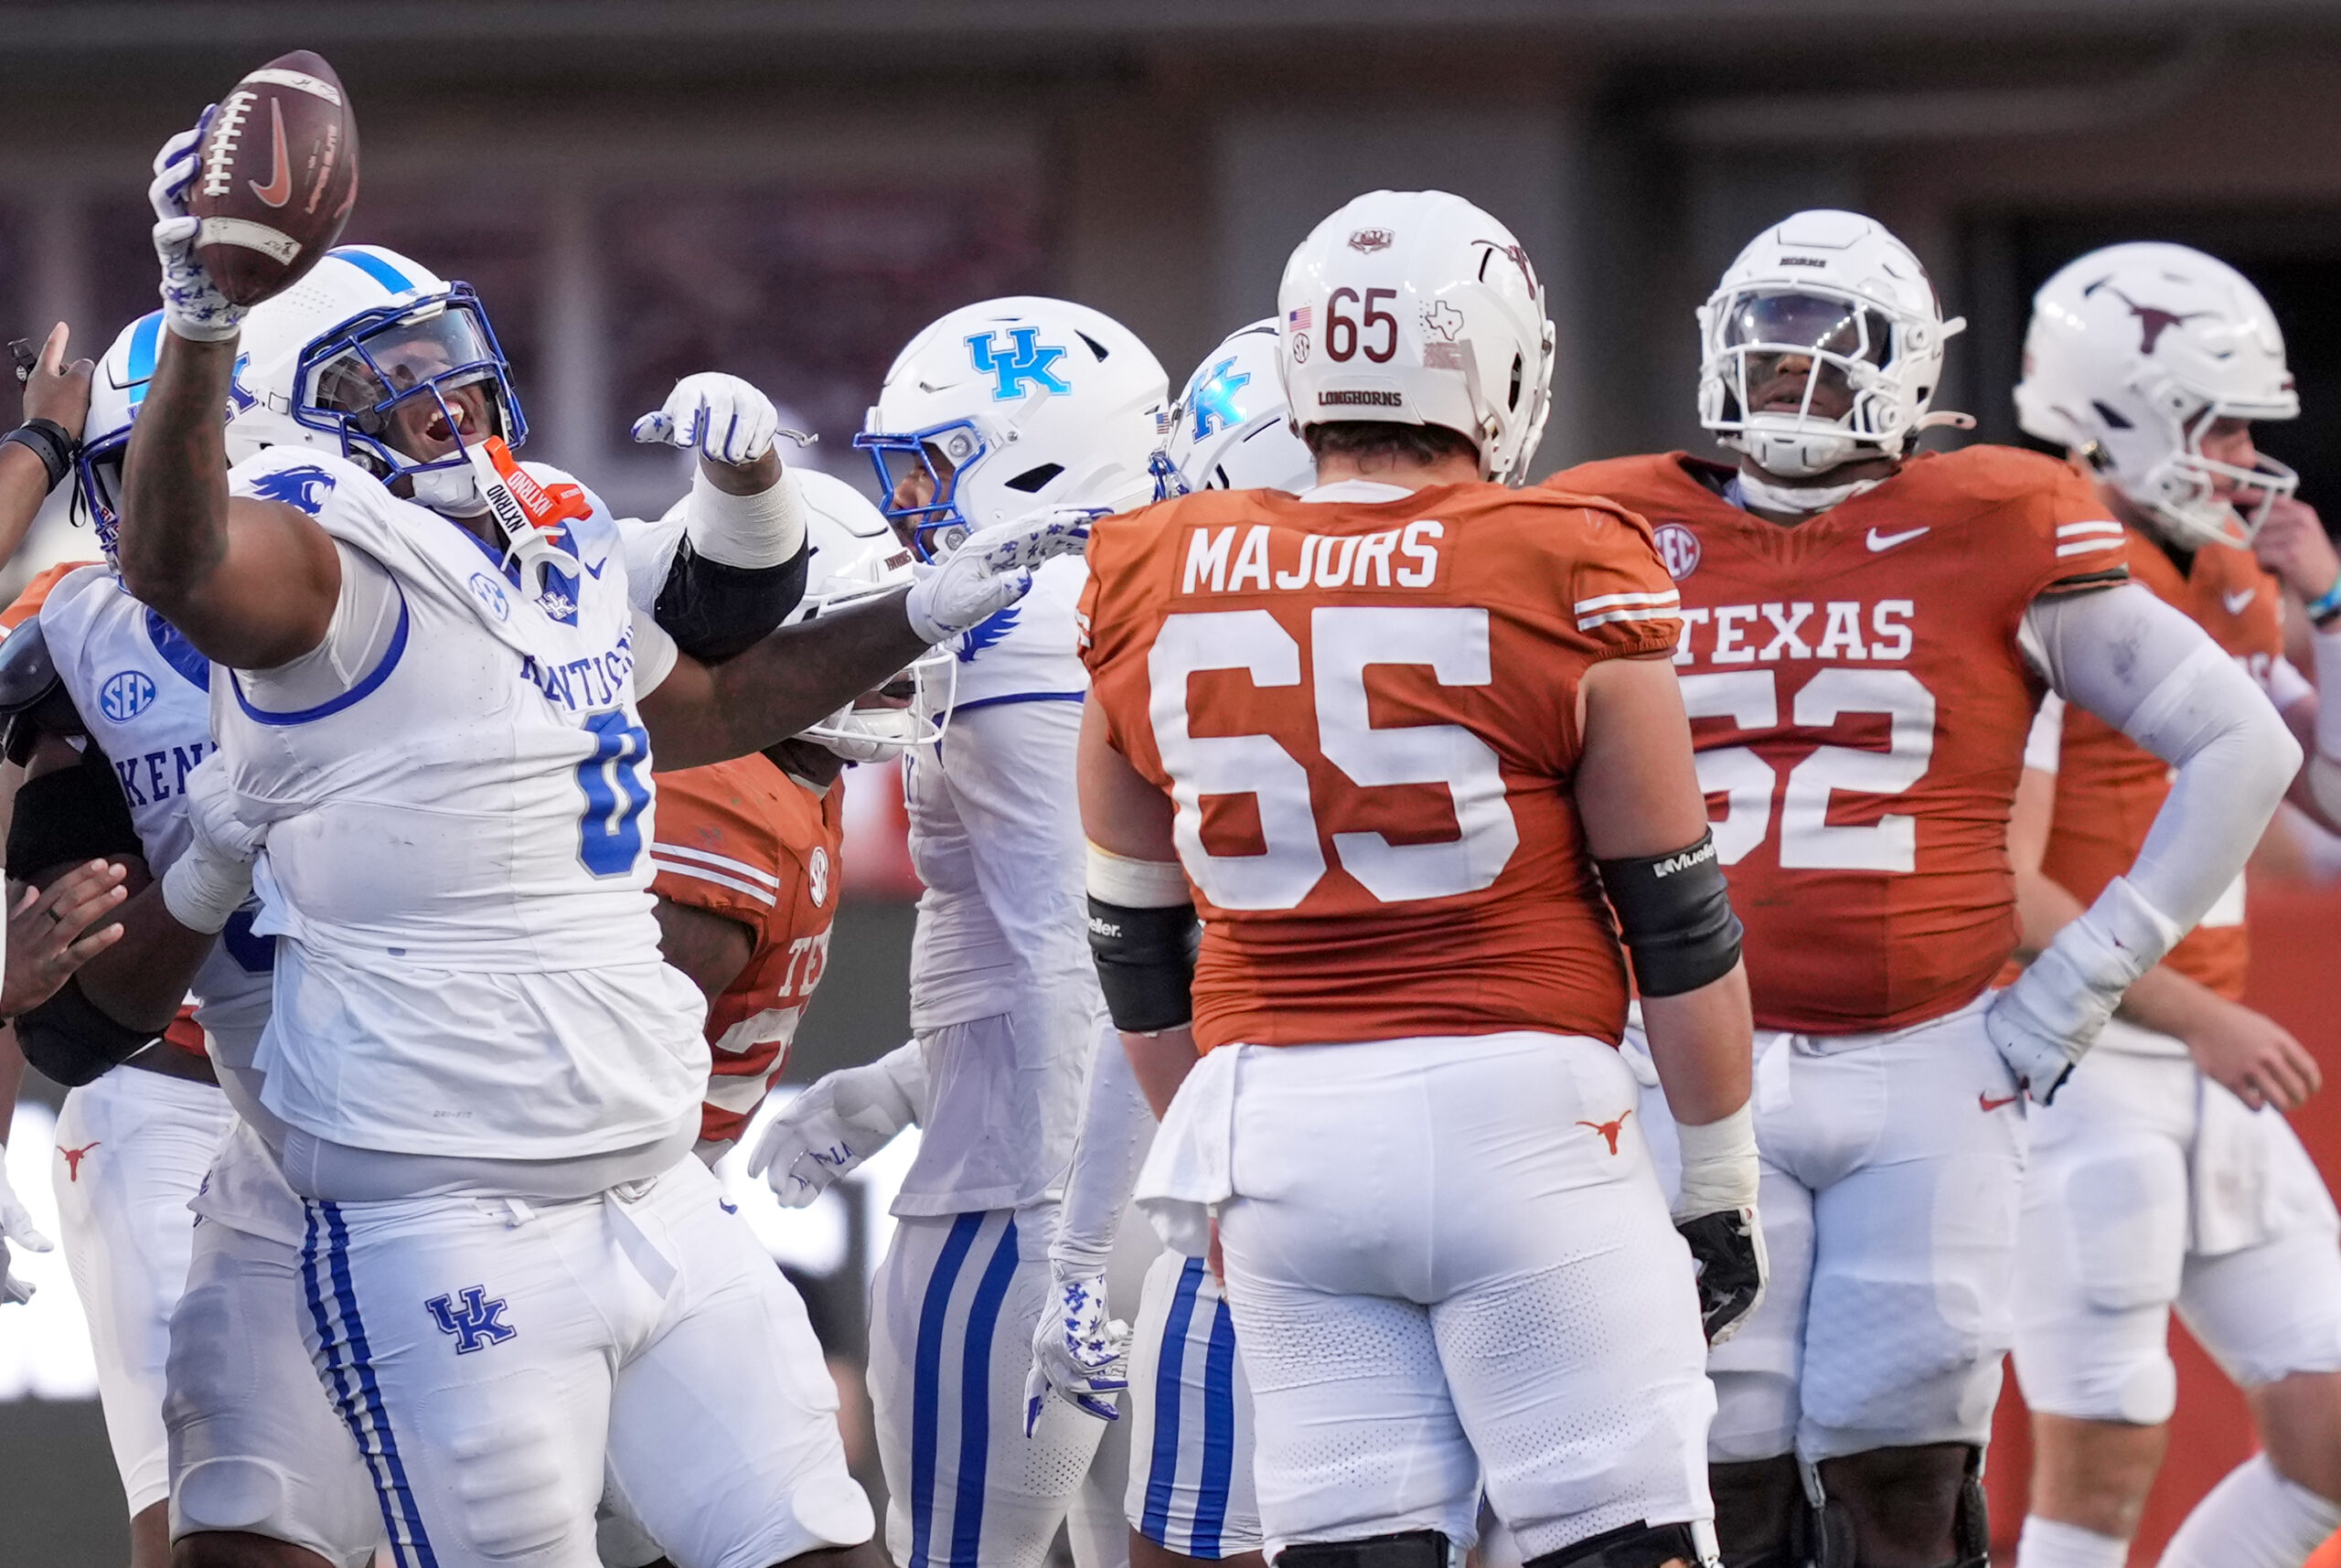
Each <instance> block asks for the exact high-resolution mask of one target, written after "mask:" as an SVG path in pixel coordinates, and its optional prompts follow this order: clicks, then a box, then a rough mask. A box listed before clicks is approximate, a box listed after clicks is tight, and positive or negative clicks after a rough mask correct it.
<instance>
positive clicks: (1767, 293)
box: [1720, 288, 1894, 424]
mask: <svg viewBox="0 0 2341 1568" xmlns="http://www.w3.org/2000/svg"><path fill="white" fill-rule="evenodd" d="M1721 337H1722V341H1721V345H1720V347H1721V348H1722V350H1723V352H1724V354H1725V355H1726V357H1728V358H1729V359H1730V360H1731V367H1730V368H1731V373H1732V376H1733V380H1734V386H1733V392H1734V394H1735V396H1736V399H1737V404H1738V407H1739V409H1740V411H1742V415H1741V417H1743V418H1755V417H1758V416H1763V415H1770V416H1773V417H1775V418H1787V419H1794V420H1797V421H1800V422H1801V421H1814V422H1817V423H1824V424H1834V423H1837V422H1838V421H1842V420H1844V418H1845V417H1846V416H1847V415H1848V414H1850V413H1852V412H1853V410H1854V403H1855V397H1856V395H1857V394H1858V393H1859V391H1860V390H1861V389H1863V388H1864V386H1865V384H1867V382H1868V380H1869V378H1870V375H1871V373H1873V372H1875V371H1876V370H1879V369H1882V368H1884V367H1885V365H1886V363H1887V359H1888V358H1889V357H1891V355H1892V353H1893V344H1894V336H1893V324H1892V322H1891V321H1890V320H1889V319H1888V317H1887V315H1886V314H1885V313H1884V312H1883V311H1880V310H1878V309H1876V308H1875V307H1874V306H1870V305H1866V304H1862V303H1861V302H1860V301H1858V300H1855V299H1854V298H1853V297H1851V296H1850V295H1844V294H1838V293H1815V292H1812V291H1810V290H1804V289H1784V288H1770V289H1749V290H1746V291H1744V292H1742V293H1737V294H1735V295H1733V296H1732V298H1731V299H1730V301H1729V302H1728V303H1726V305H1725V306H1724V311H1723V318H1722V321H1721Z"/></svg>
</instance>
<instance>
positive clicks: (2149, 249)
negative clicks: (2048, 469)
mask: <svg viewBox="0 0 2341 1568" xmlns="http://www.w3.org/2000/svg"><path fill="white" fill-rule="evenodd" d="M2015 411H2016V422H2017V423H2019V424H2021V425H2022V426H2023V427H2024V428H2025V430H2026V432H2028V433H2030V434H2032V435H2036V436H2037V437H2039V438H2040V439H2041V440H2043V441H2049V442H2055V443H2058V445H2060V446H2063V447H2065V448H2067V449H2068V451H2072V452H2076V453H2081V454H2082V455H2083V456H2084V457H2086V458H2087V459H2088V460H2089V461H2090V463H2091V464H2093V465H2094V466H2095V467H2096V469H2097V471H2098V473H2099V474H2100V475H2102V476H2103V477H2104V478H2105V479H2106V480H2107V481H2108V482H2109V483H2111V485H2113V487H2114V488H2115V489H2116V490H2119V491H2120V492H2121V493H2122V495H2123V496H2127V497H2128V498H2129V499H2130V500H2131V501H2132V502H2133V503H2135V504H2136V505H2137V506H2139V507H2143V508H2144V509H2145V510H2146V511H2147V512H2149V513H2151V514H2153V516H2154V517H2156V518H2157V519H2159V520H2160V521H2161V522H2162V523H2163V524H2164V525H2165V527H2167V528H2169V529H2170V531H2171V533H2172V535H2173V542H2175V543H2178V544H2182V545H2186V546H2188V547H2199V546H2202V545H2205V544H2212V543H2226V544H2236V545H2247V544H2250V542H2251V536H2252V535H2253V534H2255V533H2257V532H2258V531H2259V528H2260V523H2261V519H2262V518H2263V517H2266V516H2267V512H2268V507H2269V506H2270V505H2271V504H2272V502H2273V501H2274V500H2275V498H2276V497H2277V496H2289V495H2291V494H2292V493H2293V489H2294V487H2295V486H2297V485H2299V483H2300V479H2299V476H2298V475H2295V474H2294V473H2293V471H2292V470H2291V469H2289V468H2287V467H2285V466H2284V465H2283V464H2281V463H2278V462H2277V461H2275V460H2274V459H2273V458H2271V457H2265V456H2263V457H2261V459H2260V460H2259V464H2258V465H2257V466H2256V467H2252V468H2241V467H2238V466H2237V465H2235V464H2229V463H2220V462H2218V461H2216V460H2214V459H2212V458H2209V457H2206V456H2205V455H2204V454H2203V450H2202V439H2203V435H2204V432H2206V431H2207V430H2208V429H2209V428H2210V426H2211V423H2212V421H2215V420H2220V419H2238V420H2289V419H2295V418H2297V417H2299V414H2300V411H2301V400H2300V395H2299V394H2298V393H2297V392H2295V391H2294V390H2293V373H2292V371H2291V370H2290V369H2288V368H2286V367H2285V364H2284V335H2283V334H2282V332H2281V331H2279V330H2278V329H2277V326H2276V317H2275V315H2274V313H2273V312H2272V311H2270V310H2269V308H2268V302H2267V301H2266V300H2264V299H2262V298H2261V297H2260V291H2259V290H2258V289H2255V288H2253V287H2252V286H2251V283H2250V280H2249V279H2247V278H2246V277H2244V275H2243V274H2242V273H2241V272H2237V271H2236V270H2235V269H2234V268H2233V267H2230V266H2229V265H2228V264H2227V263H2226V262H2225V261H2218V260H2217V259H2216V258H2214V257H2210V256H2206V255H2205V254H2203V252H2202V251H2194V250H2189V249H2188V248H2187V247H2186V246H2184V245H2167V244H2161V243H2157V242H2154V241H2149V240H2141V241H2137V242H2134V243H2132V244H2127V245H2109V246H2107V247H2106V248H2105V249H2104V250H2102V251H2090V253H2089V254H2088V255H2086V256H2083V257H2081V258H2080V259H2079V261H2070V262H2068V263H2067V264H2066V265H2065V267H2064V269H2063V270H2062V271H2060V272H2058V273H2057V275H2056V276H2055V277H2053V278H2050V279H2049V280H2048V281H2047V283H2043V284H2041V285H2040V292H2039V293H2036V294H2034V295H2033V296H2032V326H2031V329H2030V330H2029V331H2028V332H2027V333H2026V335H2025V339H2024V379H2022V380H2020V381H2018V382H2017V383H2016V388H2015ZM2221 479H2227V480H2229V481H2232V482H2234V484H2235V485H2236V486H2237V487H2238V488H2239V490H2240V491H2241V492H2243V493H2245V494H2248V495H2250V496H2253V497H2255V498H2254V499H2253V500H2251V501H2250V502H2249V503H2248V505H2249V508H2250V509H2249V511H2239V509H2238V508H2237V507H2235V506H2233V505H2232V504H2230V501H2229V500H2228V499H2223V498H2221V496H2219V494H2218V481H2219V480H2221Z"/></svg>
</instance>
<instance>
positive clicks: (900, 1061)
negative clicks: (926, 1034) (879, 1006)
mask: <svg viewBox="0 0 2341 1568" xmlns="http://www.w3.org/2000/svg"><path fill="white" fill-rule="evenodd" d="M925 1105H926V1059H925V1056H924V1055H922V1054H921V1052H920V1051H919V1048H918V1042H917V1041H915V1040H914V1041H912V1042H911V1043H910V1044H908V1045H903V1046H898V1047H896V1048H895V1049H894V1050H893V1051H888V1052H887V1053H886V1054H885V1055H883V1056H882V1057H880V1058H879V1059H878V1060H877V1061H872V1062H869V1063H867V1064H865V1065H863V1066H861V1067H847V1068H841V1069H839V1071H838V1072H832V1073H830V1074H828V1076H827V1077H825V1078H823V1079H821V1080H820V1081H819V1082H818V1083H815V1084H814V1085H813V1086H812V1087H811V1088H810V1089H807V1090H806V1091H805V1092H804V1093H801V1094H799V1095H797V1096H796V1098H795V1099H794V1100H791V1101H790V1102H789V1103H788V1104H786V1106H784V1107H783V1108H782V1109H781V1112H780V1114H779V1115H776V1116H775V1117H774V1118H773V1119H772V1120H771V1121H770V1122H769V1123H767V1124H766V1125H765V1126H764V1131H763V1132H762V1133H761V1134H759V1135H758V1136H757V1138H756V1147H754V1149H753V1150H751V1151H750V1153H749V1155H748V1174H749V1175H750V1176H761V1177H763V1178H764V1180H765V1182H766V1183H767V1184H768V1185H770V1187H771V1188H772V1189H773V1192H774V1194H775V1196H777V1197H778V1198H779V1199H780V1200H781V1202H782V1203H783V1204H785V1205H786V1207H788V1208H791V1209H802V1208H804V1207H805V1206H806V1205H807V1204H808V1203H810V1202H812V1201H813V1200H814V1199H816V1198H818V1197H819V1196H820V1195H821V1194H822V1193H823V1192H825V1191H827V1190H828V1187H829V1184H830V1183H831V1182H833V1181H836V1180H837V1179H839V1178H840V1177H842V1176H846V1175H849V1174H850V1173H851V1172H852V1171H853V1170H854V1169H855V1168H857V1167H859V1166H860V1165H861V1162H862V1161H863V1160H866V1159H868V1158H869V1157H871V1155H874V1154H876V1153H877V1152H878V1151H879V1150H880V1149H882V1148H884V1147H886V1146H887V1145H888V1144H889V1143H892V1142H893V1139H894V1135H895V1134H897V1133H899V1132H901V1131H902V1130H903V1128H904V1127H907V1126H909V1125H912V1124H913V1123H914V1122H916V1121H917V1120H918V1119H919V1116H920V1115H922V1114H923V1113H924V1111H925Z"/></svg>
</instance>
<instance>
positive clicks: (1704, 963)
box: [1595, 833, 1740, 997]
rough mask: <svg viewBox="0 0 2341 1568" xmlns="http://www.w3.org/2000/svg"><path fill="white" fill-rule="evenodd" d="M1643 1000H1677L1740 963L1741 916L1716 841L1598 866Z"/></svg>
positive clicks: (1704, 837)
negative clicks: (1734, 910)
mask: <svg viewBox="0 0 2341 1568" xmlns="http://www.w3.org/2000/svg"><path fill="white" fill-rule="evenodd" d="M1595 866H1596V868H1597V869H1598V870H1599V871H1600V873H1601V886H1602V890H1603V891H1605V892H1607V893H1608V894H1609V903H1610V906H1611V907H1612V908H1614V909H1615V910H1616V911H1617V912H1618V924H1619V930H1620V931H1621V932H1622V933H1624V935H1625V939H1626V951H1627V952H1628V953H1630V954H1631V955H1633V960H1634V985H1635V986H1636V987H1638V988H1639V989H1640V990H1641V994H1642V995H1643V996H1645V997H1676V996H1680V995H1682V994H1683V993H1684V992H1685V991H1695V990H1697V989H1698V988H1699V987H1702V986H1705V985H1707V984H1709V983H1711V982H1713V981H1716V980H1720V979H1722V978H1723V977H1724V976H1726V975H1728V974H1730V973H1731V966H1732V965H1735V964H1737V963H1738V962H1739V938H1740V924H1739V917H1738V916H1737V915H1736V914H1734V913H1732V912H1731V893H1730V891H1729V890H1728V889H1727V888H1726V886H1725V885H1724V879H1723V866H1722V863H1721V862H1720V861H1718V860H1717V859H1716V836H1715V835H1714V834H1713V833H1703V834H1701V835H1700V836H1699V841H1698V842H1697V843H1695V844H1689V845H1685V846H1684V848H1680V849H1677V850H1674V851H1673V852H1672V853H1670V854H1665V855H1645V856H1641V857H1639V858H1636V859H1623V860H1599V861H1596V862H1595Z"/></svg>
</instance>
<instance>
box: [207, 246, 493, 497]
mask: <svg viewBox="0 0 2341 1568" xmlns="http://www.w3.org/2000/svg"><path fill="white" fill-rule="evenodd" d="M476 382H485V383H486V386H487V398H486V402H487V423H488V425H489V426H490V427H491V428H489V429H487V430H486V431H480V432H473V433H474V435H475V436H476V437H484V436H489V435H495V436H501V437H502V438H503V440H504V443H505V444H506V445H507V446H508V447H513V448H518V446H519V445H520V443H522V442H524V441H526V440H527V439H528V434H529V421H528V420H527V418H526V417H525V416H524V415H523V414H522V413H521V411H520V400H519V398H518V395H516V394H515V393H514V391H513V390H512V381H511V376H510V374H509V367H508V365H507V364H506V363H505V359H504V350H503V349H502V347H499V346H498V345H497V341H496V331H495V329H494V328H493V327H491V326H489V325H488V322H487V312H486V308H485V307H483V306H482V305H481V304H480V302H479V296H478V295H477V294H476V293H473V292H472V286H471V285H470V284H469V283H448V282H447V281H446V280H444V279H443V278H441V277H439V276H438V275H437V274H435V273H433V272H431V271H430V270H429V269H428V268H426V267H423V266H421V265H419V264H417V263H416V262H414V261H409V260H408V259H407V258H406V257H404V256H401V255H400V254H399V253H398V252H396V251H386V250H384V249H382V248H381V247H380V246H379V245H341V246H337V247H335V248H334V249H333V250H331V251H326V254H325V255H324V257H323V258H321V259H320V260H319V261H318V262H317V264H316V265H315V267H312V268H311V269H310V270H309V272H307V274H306V275H305V276H304V277H303V278H302V279H301V281H300V282H299V283H294V285H293V286H292V287H291V288H289V289H287V290H285V291H284V292H283V293H281V294H277V295H274V296H273V297H272V298H270V299H267V300H264V301H262V303H261V304H256V305H254V306H252V308H251V312H250V313H249V314H248V315H246V316H245V317H244V330H243V352H242V354H241V356H240V357H239V358H238V360H237V363H236V377H235V380H234V382H233V384H232V386H231V388H230V395H231V396H232V398H233V400H234V402H235V405H236V411H235V415H234V424H233V426H232V427H231V428H233V429H236V430H237V431H238V432H240V435H241V438H242V439H243V440H245V441H247V442H249V443H251V445H252V446H254V447H260V446H279V445H299V446H314V447H319V448H322V449H323V450H325V451H326V452H334V453H340V454H341V455H343V456H345V457H347V458H349V459H351V460H352V461H354V462H357V463H358V464H362V465H364V466H365V467H367V468H369V469H371V470H372V471H373V472H374V473H375V474H377V475H380V476H381V477H382V478H383V479H385V480H389V479H396V478H400V477H405V478H407V479H409V480H411V481H412V485H413V492H414V498H415V499H416V500H417V501H420V502H422V504H423V505H424V506H426V507H431V508H433V510H435V511H440V512H445V513H448V514H450V515H452V516H455V517H475V516H476V515H478V514H479V513H480V512H482V511H484V510H486V507H487V502H486V498H485V497H484V496H481V494H480V491H479V485H478V481H477V479H476V472H475V469H474V467H473V465H472V462H471V459H470V456H469V454H468V451H467V448H466V446H465V443H464V442H463V440H462V434H461V427H460V425H459V423H458V421H456V419H455V417H454V413H453V412H452V411H451V410H450V408H449V406H448V404H447V402H446V400H444V398H443V397H442V396H441V394H442V393H443V392H446V391H452V390H454V389H455V388H458V387H464V386H469V385H472V384H473V383H476ZM422 398H427V399H430V400H432V401H433V402H435V403H437V404H438V406H439V411H440V415H441V417H442V418H443V419H444V420H446V421H447V425H448V428H449V429H450V430H451V431H454V432H457V433H456V449H455V451H454V452H453V453H449V454H448V455H446V456H445V457H442V458H439V459H436V460H434V461H430V462H423V461H418V460H417V459H415V458H413V457H411V456H409V455H408V454H406V453H402V452H400V451H399V450H398V449H397V448H395V447H393V446H391V445H390V443H389V441H388V439H387V437H388V436H389V434H390V418H391V415H392V413H393V412H394V411H396V409H397V408H398V406H399V405H401V404H402V403H405V402H408V401H410V400H414V399H422Z"/></svg>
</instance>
